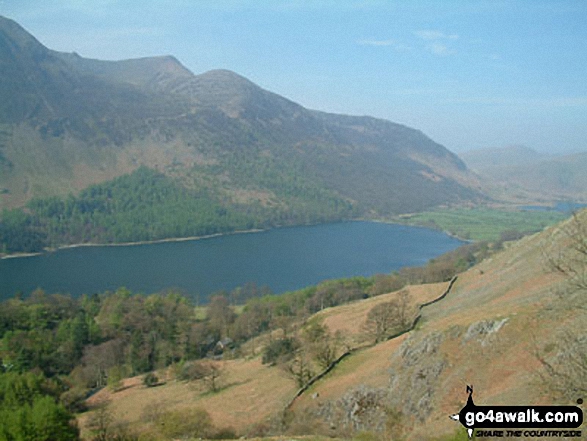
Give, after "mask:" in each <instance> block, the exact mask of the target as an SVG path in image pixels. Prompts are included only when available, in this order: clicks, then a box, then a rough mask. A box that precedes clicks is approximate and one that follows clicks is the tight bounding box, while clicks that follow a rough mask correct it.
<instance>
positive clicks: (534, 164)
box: [460, 146, 587, 202]
mask: <svg viewBox="0 0 587 441" xmlns="http://www.w3.org/2000/svg"><path fill="white" fill-rule="evenodd" d="M460 157H461V158H462V159H463V161H465V163H466V164H467V166H468V167H470V168H471V169H472V170H473V171H475V172H477V173H478V174H479V175H480V176H481V178H482V182H483V183H484V189H485V191H486V192H487V193H488V194H491V195H492V196H494V197H495V198H497V199H506V200H507V199H510V200H512V199H513V200H514V201H515V200H518V201H524V200H539V201H544V202H552V201H566V200H573V201H584V200H587V175H586V174H585V172H584V171H585V169H586V167H587V153H575V154H571V155H562V156H547V155H543V154H540V153H538V152H536V151H534V150H532V149H530V148H528V147H522V146H512V147H505V148H501V149H481V150H474V151H470V152H466V153H462V154H461V155H460Z"/></svg>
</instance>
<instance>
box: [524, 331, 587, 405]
mask: <svg viewBox="0 0 587 441" xmlns="http://www.w3.org/2000/svg"><path fill="white" fill-rule="evenodd" d="M551 347H552V346H551ZM554 348H555V349H558V351H557V353H556V354H554V355H553V356H549V352H551V351H547V350H546V349H541V350H536V351H535V356H536V358H537V359H538V361H539V362H540V364H541V365H542V371H540V372H539V374H538V375H539V376H540V377H541V379H542V381H543V384H544V385H545V386H546V388H547V390H549V391H550V392H551V393H552V394H553V395H554V396H555V397H556V398H559V399H563V400H565V401H567V402H572V401H574V400H576V399H577V397H583V396H585V395H587V337H586V336H585V335H577V334H574V333H570V332H566V333H564V334H563V335H562V336H560V337H559V338H558V339H557V344H556V345H555V346H554Z"/></svg>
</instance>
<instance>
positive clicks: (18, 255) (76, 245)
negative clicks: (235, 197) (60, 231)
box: [0, 227, 278, 260]
mask: <svg viewBox="0 0 587 441" xmlns="http://www.w3.org/2000/svg"><path fill="white" fill-rule="evenodd" d="M275 228H278V227H275ZM267 230H268V229H258V228H257V229H252V230H236V231H231V232H227V233H214V234H207V235H204V236H188V237H170V238H168V239H156V240H143V241H138V242H120V243H92V242H88V243H74V244H69V245H61V246H58V247H56V248H45V249H44V250H43V251H38V252H35V253H13V254H7V255H5V256H0V260H3V259H17V258H21V257H33V256H40V255H42V254H49V253H54V252H56V251H59V250H65V249H70V248H84V247H128V246H139V245H153V244H158V243H167V242H187V241H191V240H194V241H195V240H203V239H211V238H214V237H220V236H230V235H233V234H249V233H262V232H263V231H267Z"/></svg>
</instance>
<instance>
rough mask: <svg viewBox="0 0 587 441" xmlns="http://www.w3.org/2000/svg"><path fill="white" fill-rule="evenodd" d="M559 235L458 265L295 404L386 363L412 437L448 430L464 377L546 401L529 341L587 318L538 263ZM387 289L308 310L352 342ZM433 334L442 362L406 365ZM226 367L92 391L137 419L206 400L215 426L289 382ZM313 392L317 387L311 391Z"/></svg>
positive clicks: (338, 393) (283, 396)
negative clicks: (492, 327)
mask: <svg viewBox="0 0 587 441" xmlns="http://www.w3.org/2000/svg"><path fill="white" fill-rule="evenodd" d="M584 214H585V215H587V211H586V212H585V213H584ZM560 241H561V236H560V230H559V229H558V228H557V227H554V228H549V229H548V230H546V231H545V232H543V233H540V234H535V235H533V236H528V237H526V238H524V239H522V240H520V241H518V242H515V243H512V244H511V245H510V246H508V247H507V248H506V249H505V250H504V251H502V252H500V253H498V254H496V255H494V256H493V257H491V258H489V259H488V260H486V261H484V262H482V263H481V264H479V265H477V266H475V267H473V268H471V269H470V270H468V271H467V272H465V273H463V274H462V275H460V276H459V279H458V281H457V282H456V284H455V285H454V287H453V291H452V292H451V293H450V294H449V295H448V296H447V297H446V298H445V299H444V300H443V301H441V302H439V303H436V304H433V305H431V306H428V307H426V308H425V309H424V310H423V311H422V316H423V317H422V320H421V321H420V323H419V324H418V326H417V328H416V330H415V331H412V332H410V333H408V334H404V335H403V336H401V337H400V338H398V339H395V340H390V341H387V342H384V343H380V344H378V345H376V346H374V347H370V348H368V349H363V350H360V351H358V352H356V353H355V354H353V355H351V356H350V357H347V358H346V359H345V360H344V361H343V362H342V363H341V364H340V365H339V366H338V367H337V368H336V369H335V370H334V371H333V372H332V373H331V374H329V375H328V376H327V377H325V378H324V379H323V380H321V381H319V382H318V383H316V384H315V385H314V386H312V388H311V389H310V391H308V392H307V393H306V394H304V395H302V396H301V397H300V398H299V399H298V400H296V402H295V403H294V406H293V410H294V412H299V411H302V410H308V409H310V410H311V409H316V408H317V407H318V406H319V405H320V404H322V403H325V402H328V401H331V402H334V401H336V400H338V399H340V398H341V397H343V396H344V395H345V394H346V393H347V392H348V391H349V390H352V389H353V388H354V387H357V386H359V385H368V386H371V387H381V388H389V387H390V384H391V383H390V373H393V374H394V375H397V377H396V380H397V381H396V382H394V383H393V385H392V386H391V388H392V396H393V397H395V398H394V399H395V400H396V402H395V404H396V405H397V406H398V407H400V408H402V410H404V409H405V410H406V417H405V419H404V423H405V424H406V425H408V426H410V431H412V433H411V435H410V438H411V439H430V438H435V437H437V436H442V435H447V434H453V433H454V432H455V431H456V430H457V428H458V425H456V423H454V422H452V421H451V420H449V418H447V415H449V414H451V413H454V412H457V411H458V410H460V409H461V407H462V406H463V405H464V403H465V400H466V394H465V391H464V387H465V385H466V384H473V385H474V386H475V398H476V402H477V404H503V405H508V404H509V405H522V404H549V403H550V404H552V399H551V398H550V397H549V396H547V395H545V393H544V392H543V390H542V389H541V388H540V387H538V386H539V384H540V383H539V381H538V377H537V376H536V371H537V369H538V368H539V363H538V361H537V360H536V358H535V357H534V356H533V355H532V354H533V351H534V350H535V348H536V347H540V348H542V347H544V346H545V345H547V343H548V342H551V341H556V337H557V336H558V335H559V333H560V332H562V331H563V330H568V331H571V332H576V331H577V330H579V329H584V325H585V318H586V317H585V313H584V311H581V310H576V309H574V310H573V309H569V308H568V307H565V302H564V301H561V300H560V299H559V298H557V297H556V295H555V294H553V292H554V288H555V287H556V286H557V283H559V282H560V281H561V279H560V277H559V276H557V275H554V274H552V273H549V272H548V271H546V269H545V261H544V257H543V252H544V251H545V250H547V249H550V247H552V246H553V244H555V243H560ZM445 289H446V284H442V283H441V284H432V285H424V286H417V287H410V290H411V292H412V295H413V296H414V299H415V300H416V301H417V302H418V303H420V302H424V301H427V300H430V299H431V298H435V297H437V296H438V295H440V294H441V293H442V292H443V291H444V290H445ZM388 298H389V295H386V296H382V297H379V298H374V299H368V300H365V301H360V302H356V303H354V304H350V305H344V306H340V307H336V308H330V309H327V310H324V311H322V312H320V313H319V314H317V317H316V318H317V319H320V320H323V323H325V324H327V325H328V326H329V328H330V329H331V330H332V331H336V330H341V331H344V332H346V333H347V335H349V336H350V337H351V340H354V341H353V344H359V343H358V342H360V341H361V338H360V334H361V327H360V324H361V323H362V322H363V321H364V318H365V317H366V314H367V312H368V310H369V309H370V308H371V307H372V306H373V305H374V304H376V303H378V302H382V301H385V300H387V299H388ZM502 319H507V321H506V322H505V324H504V325H503V327H502V328H501V329H500V330H499V331H497V332H495V333H492V334H483V333H481V334H478V335H474V336H473V337H472V338H468V337H467V332H468V331H469V330H470V329H472V328H473V327H474V325H476V324H479V323H480V322H482V321H484V320H489V321H495V320H502ZM472 325H473V327H472ZM434 335H440V336H441V337H442V339H441V344H440V346H439V348H438V352H437V353H433V354H431V355H430V357H429V358H430V359H434V358H435V357H436V358H438V357H440V359H442V360H444V361H445V362H446V364H445V368H444V370H443V371H442V372H441V373H440V375H438V376H437V377H434V376H430V377H429V378H426V375H427V374H426V372H427V371H426V370H425V368H426V363H427V359H428V356H427V357H425V358H423V359H422V361H421V362H418V363H416V365H415V366H409V365H407V364H406V360H405V359H403V357H402V351H401V349H405V348H407V347H414V346H415V345H417V344H418V343H419V342H422V341H425V340H426V339H429V338H430V337H431V336H434ZM226 369H227V372H228V373H229V375H228V377H227V380H226V381H227V383H228V384H232V385H231V386H230V387H228V388H227V389H225V390H223V391H222V392H220V393H218V394H217V395H206V394H201V393H200V392H198V391H194V390H192V389H191V386H188V385H186V384H184V383H176V382H173V381H170V382H169V383H167V384H166V385H165V386H161V387H157V388H154V389H146V388H144V387H143V386H142V385H139V384H137V383H138V380H134V383H132V380H129V381H131V385H132V386H131V387H130V388H129V389H126V390H125V391H122V392H118V393H115V394H110V393H108V392H106V391H103V392H100V393H99V394H97V395H96V396H95V397H93V398H92V400H97V399H99V398H103V397H104V396H106V395H107V396H109V398H111V399H112V400H113V401H112V404H110V406H111V408H112V409H113V410H114V411H115V414H116V415H117V416H119V418H123V419H126V420H128V421H137V420H138V419H139V417H140V415H141V413H142V411H143V409H144V407H145V406H146V405H147V404H149V403H161V405H162V406H165V407H169V408H172V407H183V406H199V407H204V408H206V409H207V410H208V411H209V412H210V413H211V414H212V416H213V418H214V421H215V423H216V424H218V425H219V426H226V425H231V426H232V427H234V428H235V429H237V431H245V430H246V428H247V427H249V426H250V425H251V424H253V423H256V422H263V421H266V420H267V419H268V418H269V417H271V415H276V414H278V413H279V412H280V411H281V409H282V407H283V405H284V404H285V403H286V402H287V401H288V399H289V398H290V397H291V396H293V393H294V392H295V390H296V387H295V384H294V383H293V381H292V380H291V379H289V378H288V377H287V376H285V375H284V374H283V373H282V372H281V371H280V370H279V369H277V368H269V367H265V366H262V365H261V363H260V362H259V359H258V358H256V359H252V360H246V361H245V360H235V361H229V362H226ZM422 381H425V382H426V385H427V386H429V388H430V389H431V390H432V395H431V412H430V413H429V414H428V415H427V416H426V417H425V418H424V419H423V420H422V421H419V422H418V424H414V422H415V421H416V417H414V416H411V415H410V414H409V410H408V409H409V406H410V403H413V402H418V400H420V399H421V397H420V396H419V394H420V393H421V383H422ZM316 392H317V393H318V394H319V397H318V398H317V399H315V398H312V395H313V394H314V393H316ZM393 404H394V403H392V405H393ZM82 425H83V421H82ZM431 433H434V436H431V435H430V434H431Z"/></svg>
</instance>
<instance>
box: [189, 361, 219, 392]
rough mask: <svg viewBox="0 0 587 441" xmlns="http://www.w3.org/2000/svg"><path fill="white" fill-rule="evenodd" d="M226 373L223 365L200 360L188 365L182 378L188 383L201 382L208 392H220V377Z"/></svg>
mask: <svg viewBox="0 0 587 441" xmlns="http://www.w3.org/2000/svg"><path fill="white" fill-rule="evenodd" d="M223 373H224V368H223V366H222V364H221V363H219V362H216V361H212V360H199V361H194V362H189V363H186V364H185V365H184V366H183V369H182V371H181V373H180V378H181V379H182V380H187V381H201V382H202V383H203V384H204V385H205V386H206V389H207V390H208V392H218V389H219V386H220V377H221V376H222V374H223Z"/></svg>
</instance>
